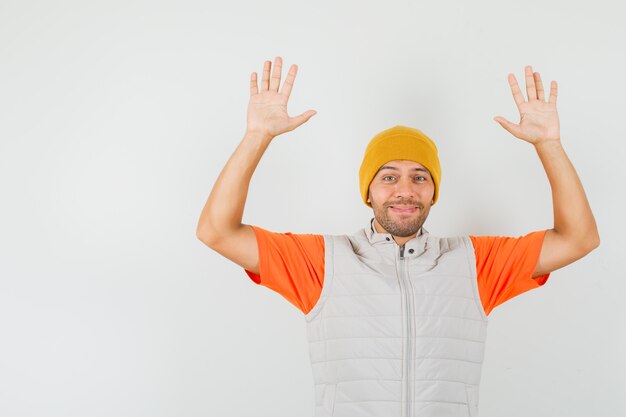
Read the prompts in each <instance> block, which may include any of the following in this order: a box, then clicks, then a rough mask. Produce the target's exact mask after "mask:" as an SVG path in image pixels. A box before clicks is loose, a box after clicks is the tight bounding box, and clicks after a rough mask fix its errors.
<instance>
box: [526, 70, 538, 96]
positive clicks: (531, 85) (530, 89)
mask: <svg viewBox="0 0 626 417" xmlns="http://www.w3.org/2000/svg"><path fill="white" fill-rule="evenodd" d="M525 76H526V94H527V95H528V101H533V100H537V90H536V88H535V79H534V78H533V68H532V67H531V66H530V65H527V66H526V68H525Z"/></svg>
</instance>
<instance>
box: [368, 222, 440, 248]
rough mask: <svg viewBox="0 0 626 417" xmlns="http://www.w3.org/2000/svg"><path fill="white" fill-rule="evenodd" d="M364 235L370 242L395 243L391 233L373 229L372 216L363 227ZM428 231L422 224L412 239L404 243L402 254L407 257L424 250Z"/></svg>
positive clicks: (373, 243) (374, 243)
mask: <svg viewBox="0 0 626 417" xmlns="http://www.w3.org/2000/svg"><path fill="white" fill-rule="evenodd" d="M365 235H366V236H367V239H368V240H369V242H370V244H372V245H378V244H381V245H382V244H389V245H397V244H396V241H395V240H393V236H392V234H391V233H379V232H377V231H376V229H374V217H372V219H371V220H370V224H369V226H368V227H366V228H365ZM428 235H429V233H428V231H427V230H426V229H424V227H423V226H422V227H421V228H420V230H419V232H418V233H417V236H415V237H414V238H413V239H411V240H408V241H407V242H406V243H405V244H404V254H405V256H407V257H413V256H419V255H421V254H422V253H424V252H425V251H426V244H427V242H428Z"/></svg>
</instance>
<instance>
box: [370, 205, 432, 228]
mask: <svg viewBox="0 0 626 417" xmlns="http://www.w3.org/2000/svg"><path fill="white" fill-rule="evenodd" d="M370 201H371V204H372V208H373V209H374V218H375V219H376V221H377V222H378V224H380V225H381V226H382V227H383V228H384V229H385V230H386V231H387V232H388V233H391V234H392V235H393V236H398V237H409V236H412V235H414V234H416V233H417V232H418V230H420V228H421V227H422V225H423V224H424V222H425V221H426V218H427V217H428V211H429V209H430V207H429V208H428V209H425V208H424V205H423V204H420V203H416V202H414V201H406V202H401V201H396V202H394V203H385V204H383V205H382V206H379V205H377V204H374V202H373V200H370ZM396 204H397V205H400V204H402V205H413V206H416V207H417V209H418V215H417V217H415V218H410V217H409V216H407V215H404V216H403V215H402V214H399V213H396V214H395V219H394V218H393V217H394V214H392V213H391V212H390V210H389V207H390V206H393V205H396ZM412 216H413V215H412Z"/></svg>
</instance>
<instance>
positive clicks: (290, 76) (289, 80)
mask: <svg viewBox="0 0 626 417" xmlns="http://www.w3.org/2000/svg"><path fill="white" fill-rule="evenodd" d="M297 73H298V66H297V65H296V64H293V65H292V66H291V67H290V68H289V72H288V73H287V77H286V78H285V82H284V83H283V88H281V89H280V93H281V94H283V95H285V96H287V98H289V95H290V94H291V89H292V88H293V83H294V81H295V79H296V74H297Z"/></svg>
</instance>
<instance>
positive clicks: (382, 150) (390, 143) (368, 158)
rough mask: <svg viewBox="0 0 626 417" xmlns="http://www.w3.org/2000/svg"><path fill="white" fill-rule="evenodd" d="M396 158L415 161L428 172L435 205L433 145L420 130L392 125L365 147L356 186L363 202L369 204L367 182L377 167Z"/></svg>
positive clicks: (437, 175) (436, 166)
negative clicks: (431, 180) (432, 185)
mask: <svg viewBox="0 0 626 417" xmlns="http://www.w3.org/2000/svg"><path fill="white" fill-rule="evenodd" d="M397 159H406V160H409V161H415V162H417V163H418V164H421V165H423V166H424V167H425V168H426V169H427V170H428V171H429V172H430V175H431V177H432V179H433V182H434V183H435V195H434V197H433V201H434V202H433V204H435V203H436V202H437V198H438V197H439V182H440V181H441V167H440V166H439V157H438V156H437V146H436V145H435V142H433V141H432V140H431V139H430V138H429V137H428V136H426V135H425V134H424V133H423V132H421V131H420V130H418V129H415V128H412V127H407V126H400V125H396V126H394V127H392V128H390V129H386V130H383V131H382V132H380V133H378V134H377V135H376V136H374V137H373V138H372V140H371V141H370V143H369V144H368V145H367V148H365V155H364V156H363V162H361V168H360V169H359V186H360V190H361V197H363V202H364V203H365V205H367V206H369V207H372V205H371V204H369V203H368V202H367V196H368V192H369V187H370V184H371V182H372V180H373V179H374V177H375V176H376V173H377V172H378V170H379V169H380V167H381V166H383V165H384V164H386V163H387V162H389V161H394V160H397Z"/></svg>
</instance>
